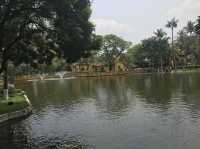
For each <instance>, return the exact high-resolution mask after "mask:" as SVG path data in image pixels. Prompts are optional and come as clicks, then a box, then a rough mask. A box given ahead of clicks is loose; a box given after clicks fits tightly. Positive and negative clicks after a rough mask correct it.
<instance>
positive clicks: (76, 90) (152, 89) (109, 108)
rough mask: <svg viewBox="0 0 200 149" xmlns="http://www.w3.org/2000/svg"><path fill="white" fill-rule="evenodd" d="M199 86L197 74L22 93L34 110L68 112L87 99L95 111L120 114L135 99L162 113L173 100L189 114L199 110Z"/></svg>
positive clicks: (79, 82)
mask: <svg viewBox="0 0 200 149" xmlns="http://www.w3.org/2000/svg"><path fill="white" fill-rule="evenodd" d="M199 84H200V75H199V74H192V73H188V74H153V75H150V74H148V75H133V76H129V77H104V78H77V79H75V80H66V81H64V82H60V81H46V82H40V83H36V84H33V85H32V86H30V85H29V86H26V90H27V91H28V93H29V95H30V97H31V99H32V100H33V102H34V104H35V105H37V106H40V105H46V104H47V103H50V104H53V105H60V104H65V106H66V108H68V107H70V106H73V105H74V104H79V103H81V102H82V100H83V99H88V98H89V99H94V103H95V105H96V107H97V109H98V110H101V111H102V112H105V113H111V114H124V112H125V111H127V110H128V108H129V107H130V106H131V103H132V102H134V100H135V98H136V96H137V95H139V98H143V99H144V101H145V103H147V104H149V105H152V106H156V107H158V108H161V109H163V110H164V109H168V108H169V107H170V106H171V103H172V102H173V101H174V100H182V101H184V102H185V103H186V104H189V105H190V106H191V108H193V110H194V109H199V108H200V100H199V99H200V92H199V89H200V86H199ZM30 90H31V91H33V92H30ZM34 92H37V94H36V93H34ZM41 108H42V106H41Z"/></svg>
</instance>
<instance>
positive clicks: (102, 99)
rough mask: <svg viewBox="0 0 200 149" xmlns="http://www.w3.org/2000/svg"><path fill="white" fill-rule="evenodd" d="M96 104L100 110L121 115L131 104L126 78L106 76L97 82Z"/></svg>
mask: <svg viewBox="0 0 200 149" xmlns="http://www.w3.org/2000/svg"><path fill="white" fill-rule="evenodd" d="M97 84H98V85H97V87H96V100H95V104H96V106H97V108H98V110H100V111H102V112H105V113H110V114H112V115H116V116H121V115H123V114H125V113H126V112H127V110H128V107H129V106H130V102H131V100H130V98H129V96H128V89H127V86H126V82H125V78H124V77H120V78H106V79H104V80H100V81H99V82H97Z"/></svg>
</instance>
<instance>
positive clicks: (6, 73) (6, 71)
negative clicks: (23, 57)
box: [3, 62, 9, 100]
mask: <svg viewBox="0 0 200 149" xmlns="http://www.w3.org/2000/svg"><path fill="white" fill-rule="evenodd" d="M3 83H4V84H3V96H4V98H5V99H6V100H8V97H9V95H8V62H6V64H5V70H4V80H3Z"/></svg>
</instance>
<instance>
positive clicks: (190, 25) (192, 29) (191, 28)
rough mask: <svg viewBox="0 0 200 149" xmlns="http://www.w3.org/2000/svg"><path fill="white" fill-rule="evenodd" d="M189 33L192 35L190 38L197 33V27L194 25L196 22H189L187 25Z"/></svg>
mask: <svg viewBox="0 0 200 149" xmlns="http://www.w3.org/2000/svg"><path fill="white" fill-rule="evenodd" d="M185 29H186V31H187V33H189V34H190V36H191V35H192V33H193V32H194V31H195V25H194V22H192V21H189V22H188V23H187V26H186V27H185Z"/></svg>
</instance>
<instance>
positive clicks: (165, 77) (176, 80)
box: [127, 73, 200, 109]
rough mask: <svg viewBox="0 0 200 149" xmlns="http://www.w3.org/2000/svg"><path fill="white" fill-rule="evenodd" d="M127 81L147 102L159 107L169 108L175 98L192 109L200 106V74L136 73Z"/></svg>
mask: <svg viewBox="0 0 200 149" xmlns="http://www.w3.org/2000/svg"><path fill="white" fill-rule="evenodd" d="M127 82H128V84H129V86H131V88H132V89H133V90H134V91H136V92H137V94H138V95H139V96H140V97H142V98H144V99H145V102H146V103H148V104H152V105H154V106H157V107H159V108H164V109H166V108H169V107H170V104H171V102H173V101H174V100H181V101H184V102H185V104H187V105H191V106H192V108H191V109H197V108H198V109H199V108H200V100H199V99H200V92H199V90H200V75H199V74H190V73H189V74H153V75H139V76H137V75H135V76H132V77H129V78H128V79H127Z"/></svg>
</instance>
